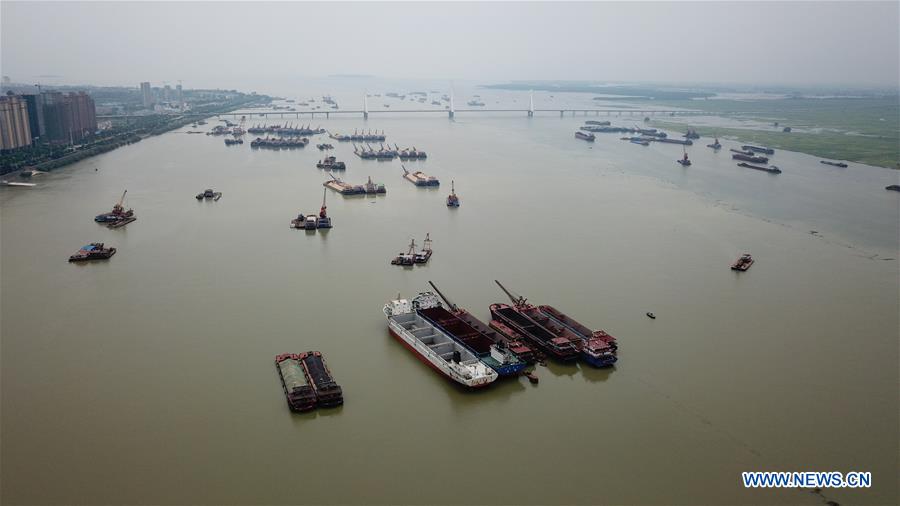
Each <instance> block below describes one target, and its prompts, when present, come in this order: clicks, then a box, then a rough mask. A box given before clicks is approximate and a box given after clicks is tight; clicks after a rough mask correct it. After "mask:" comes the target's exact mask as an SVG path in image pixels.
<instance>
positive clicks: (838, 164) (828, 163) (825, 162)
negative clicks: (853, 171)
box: [819, 160, 848, 169]
mask: <svg viewBox="0 0 900 506" xmlns="http://www.w3.org/2000/svg"><path fill="white" fill-rule="evenodd" d="M819 163H824V164H825V165H831V166H834V167H840V168H842V169H846V168H847V167H848V165H847V164H846V163H844V162H830V161H828V160H822V161H820V162H819Z"/></svg>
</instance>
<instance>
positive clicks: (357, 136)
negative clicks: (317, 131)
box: [328, 130, 387, 142]
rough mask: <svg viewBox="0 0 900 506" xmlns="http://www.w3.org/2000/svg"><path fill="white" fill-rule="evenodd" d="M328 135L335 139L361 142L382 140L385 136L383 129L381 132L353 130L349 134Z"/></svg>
mask: <svg viewBox="0 0 900 506" xmlns="http://www.w3.org/2000/svg"><path fill="white" fill-rule="evenodd" d="M328 136H329V137H331V138H332V139H334V140H336V141H363V142H371V141H374V142H384V140H385V139H387V137H386V136H385V135H384V130H382V131H381V133H378V132H372V131H371V130H369V131H368V132H357V131H356V130H354V131H353V133H352V134H350V135H341V134H332V133H329V134H328Z"/></svg>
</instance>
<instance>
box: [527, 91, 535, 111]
mask: <svg viewBox="0 0 900 506" xmlns="http://www.w3.org/2000/svg"><path fill="white" fill-rule="evenodd" d="M528 117H529V118H533V117H534V90H531V92H530V93H529V95H528Z"/></svg>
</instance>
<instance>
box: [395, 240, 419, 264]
mask: <svg viewBox="0 0 900 506" xmlns="http://www.w3.org/2000/svg"><path fill="white" fill-rule="evenodd" d="M415 263H416V240H415V239H412V240H411V241H410V243H409V250H408V251H407V252H406V253H398V254H397V256H395V257H394V259H393V260H391V265H403V266H410V265H415Z"/></svg>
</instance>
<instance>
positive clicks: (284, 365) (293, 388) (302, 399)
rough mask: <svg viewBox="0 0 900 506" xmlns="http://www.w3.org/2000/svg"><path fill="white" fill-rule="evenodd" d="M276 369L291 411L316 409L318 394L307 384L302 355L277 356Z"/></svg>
mask: <svg viewBox="0 0 900 506" xmlns="http://www.w3.org/2000/svg"><path fill="white" fill-rule="evenodd" d="M275 369H276V370H277V371H278V376H279V377H280V378H281V386H282V388H283V389H284V397H285V399H286V400H287V404H288V408H290V410H291V411H296V412H302V411H310V410H312V409H315V408H316V392H315V390H313V389H312V387H311V386H309V384H308V383H307V380H306V374H305V373H304V371H303V365H302V363H301V362H300V355H298V354H296V353H282V354H281V355H278V356H276V357H275Z"/></svg>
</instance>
